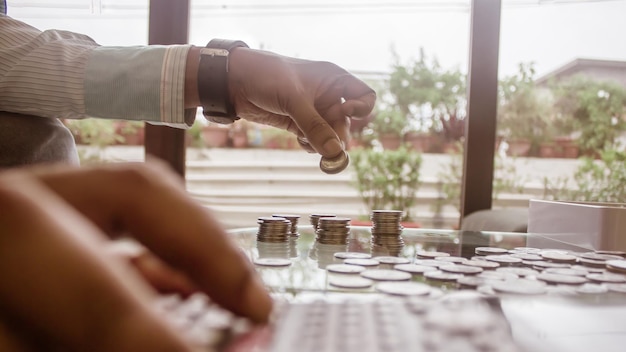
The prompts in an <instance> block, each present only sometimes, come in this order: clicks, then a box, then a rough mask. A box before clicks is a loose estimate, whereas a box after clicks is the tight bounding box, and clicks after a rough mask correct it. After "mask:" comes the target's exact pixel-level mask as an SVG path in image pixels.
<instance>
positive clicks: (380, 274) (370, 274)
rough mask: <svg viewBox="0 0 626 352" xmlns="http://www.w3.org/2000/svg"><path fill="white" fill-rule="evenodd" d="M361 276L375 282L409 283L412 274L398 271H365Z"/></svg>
mask: <svg viewBox="0 0 626 352" xmlns="http://www.w3.org/2000/svg"><path fill="white" fill-rule="evenodd" d="M361 276H362V277H364V278H366V279H370V280H375V281H408V280H411V274H410V273H407V272H404V271H398V270H387V269H380V270H365V271H363V272H361Z"/></svg>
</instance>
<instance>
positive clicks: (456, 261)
mask: <svg viewBox="0 0 626 352" xmlns="http://www.w3.org/2000/svg"><path fill="white" fill-rule="evenodd" d="M435 260H439V261H442V262H446V263H454V264H463V263H465V262H466V261H467V259H465V258H463V257H456V256H452V255H451V256H447V257H437V259H435Z"/></svg>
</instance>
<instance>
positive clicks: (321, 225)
mask: <svg viewBox="0 0 626 352" xmlns="http://www.w3.org/2000/svg"><path fill="white" fill-rule="evenodd" d="M315 234H316V235H317V236H316V237H315V239H316V241H317V242H318V243H321V244H341V245H345V244H347V243H348V235H350V218H340V217H325V218H324V217H323V218H320V219H319V222H318V224H317V231H316V232H315Z"/></svg>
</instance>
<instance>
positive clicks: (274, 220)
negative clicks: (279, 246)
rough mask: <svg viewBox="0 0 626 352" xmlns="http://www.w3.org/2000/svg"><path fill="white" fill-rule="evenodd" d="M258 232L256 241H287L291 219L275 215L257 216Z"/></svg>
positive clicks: (289, 235) (289, 234)
mask: <svg viewBox="0 0 626 352" xmlns="http://www.w3.org/2000/svg"><path fill="white" fill-rule="evenodd" d="M257 223H258V224H259V232H258V233H257V236H256V239H257V241H258V242H273V243H276V242H288V241H289V238H290V237H291V232H290V229H291V221H289V220H287V219H285V218H279V217H275V216H262V217H260V218H258V221H257Z"/></svg>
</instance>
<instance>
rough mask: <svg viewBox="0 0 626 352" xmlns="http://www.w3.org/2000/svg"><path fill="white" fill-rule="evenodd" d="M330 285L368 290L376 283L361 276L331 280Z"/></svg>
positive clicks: (332, 278)
mask: <svg viewBox="0 0 626 352" xmlns="http://www.w3.org/2000/svg"><path fill="white" fill-rule="evenodd" d="M328 284H329V285H331V286H335V287H341V288H368V287H370V286H372V285H373V284H374V281H372V280H370V279H366V278H364V277H360V276H342V277H331V278H329V279H328Z"/></svg>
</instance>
